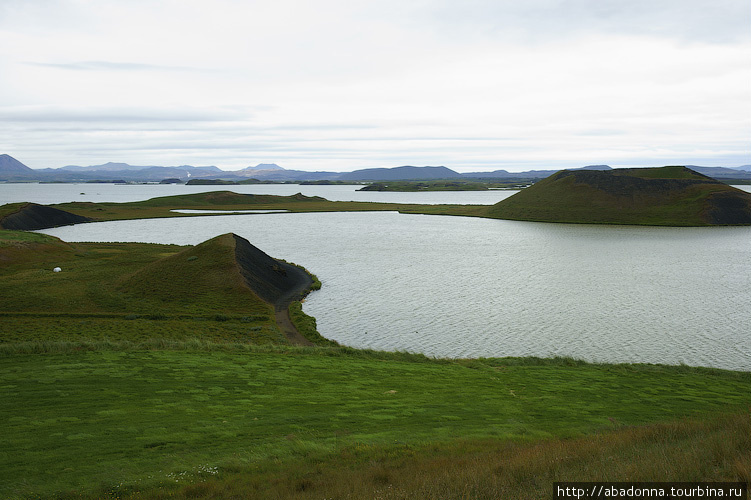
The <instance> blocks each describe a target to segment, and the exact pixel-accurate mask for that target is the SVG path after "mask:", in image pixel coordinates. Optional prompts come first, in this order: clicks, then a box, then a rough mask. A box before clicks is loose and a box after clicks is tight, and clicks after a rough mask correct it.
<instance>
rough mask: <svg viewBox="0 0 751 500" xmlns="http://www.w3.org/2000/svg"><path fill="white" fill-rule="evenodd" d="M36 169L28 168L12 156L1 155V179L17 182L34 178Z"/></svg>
mask: <svg viewBox="0 0 751 500" xmlns="http://www.w3.org/2000/svg"><path fill="white" fill-rule="evenodd" d="M34 174H35V171H34V169H32V168H29V167H27V166H26V165H24V164H23V163H21V162H20V161H18V160H16V159H15V158H13V157H12V156H10V155H6V154H2V155H0V179H7V180H15V179H19V180H20V179H29V178H33V177H34Z"/></svg>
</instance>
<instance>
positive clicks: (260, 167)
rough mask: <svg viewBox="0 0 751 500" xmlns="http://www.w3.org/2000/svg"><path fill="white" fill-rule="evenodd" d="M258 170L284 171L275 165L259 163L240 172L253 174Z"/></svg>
mask: <svg viewBox="0 0 751 500" xmlns="http://www.w3.org/2000/svg"><path fill="white" fill-rule="evenodd" d="M259 170H284V169H283V168H282V167H280V166H279V165H277V164H276V163H259V164H258V165H256V166H255V167H247V168H244V169H242V170H241V172H255V171H259Z"/></svg>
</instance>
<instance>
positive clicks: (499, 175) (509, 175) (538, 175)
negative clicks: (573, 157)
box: [463, 165, 612, 179]
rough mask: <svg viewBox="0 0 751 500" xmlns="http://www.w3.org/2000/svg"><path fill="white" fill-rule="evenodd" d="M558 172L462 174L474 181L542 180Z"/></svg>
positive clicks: (598, 167) (600, 167) (606, 167)
mask: <svg viewBox="0 0 751 500" xmlns="http://www.w3.org/2000/svg"><path fill="white" fill-rule="evenodd" d="M569 170H612V168H611V167H610V166H609V165H587V166H586V167H581V168H572V169H569ZM559 171H560V169H558V170H527V171H525V172H508V171H506V170H494V171H492V172H470V173H466V174H463V176H464V177H472V178H475V179H479V178H483V179H544V178H545V177H549V176H551V175H553V174H554V173H556V172H559Z"/></svg>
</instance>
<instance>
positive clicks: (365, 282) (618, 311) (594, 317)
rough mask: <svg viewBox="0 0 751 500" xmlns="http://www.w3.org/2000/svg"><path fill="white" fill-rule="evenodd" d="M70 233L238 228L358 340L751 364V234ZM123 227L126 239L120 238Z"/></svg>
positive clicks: (333, 222) (319, 226) (64, 232)
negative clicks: (305, 280)
mask: <svg viewBox="0 0 751 500" xmlns="http://www.w3.org/2000/svg"><path fill="white" fill-rule="evenodd" d="M44 232H45V233H47V234H53V235H55V236H59V237H61V238H62V239H64V240H67V241H111V240H118V241H145V242H159V243H179V244H196V243H200V242H201V241H204V240H206V239H209V238H211V237H213V236H216V235H219V234H222V233H226V232H234V233H237V234H239V235H241V236H243V237H245V238H247V239H248V240H250V242H251V243H253V244H254V245H256V246H258V247H259V248H261V249H262V250H264V251H265V252H267V253H269V254H270V255H272V256H274V257H277V258H283V259H286V260H289V261H292V262H296V263H298V264H301V265H304V266H306V267H307V268H308V269H309V270H310V271H311V272H313V273H315V274H317V275H318V277H319V278H320V279H321V281H322V283H323V288H322V289H321V290H320V291H317V292H314V293H312V294H311V295H310V296H309V298H308V300H307V301H306V303H305V311H306V312H307V313H308V314H311V315H313V316H315V317H316V319H317V320H318V326H319V330H320V332H321V333H322V334H323V335H324V336H326V337H329V338H332V339H335V340H337V341H339V342H341V343H344V344H346V345H350V346H355V347H371V348H375V349H386V350H406V351H414V352H422V353H425V354H428V355H433V356H442V357H476V356H528V355H534V356H551V355H565V356H574V357H577V358H583V359H587V360H594V361H608V362H647V363H668V364H679V363H685V364H688V365H700V366H715V367H722V368H730V369H742V370H751V327H749V325H751V265H750V264H749V263H751V228H748V227H730V228H657V227H634V226H612V227H611V226H595V225H566V224H542V223H527V222H514V221H499V220H486V219H477V218H461V217H437V216H421V215H400V214H397V213H324V214H320V213H319V214H267V215H232V216H208V217H193V218H176V219H157V220H142V221H119V222H106V223H95V224H81V225H77V226H68V227H63V228H56V229H50V230H46V231H44ZM115 235H116V236H115Z"/></svg>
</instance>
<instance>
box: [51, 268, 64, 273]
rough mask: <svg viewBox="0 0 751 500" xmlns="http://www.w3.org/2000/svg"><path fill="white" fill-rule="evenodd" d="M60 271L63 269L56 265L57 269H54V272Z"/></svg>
mask: <svg viewBox="0 0 751 500" xmlns="http://www.w3.org/2000/svg"><path fill="white" fill-rule="evenodd" d="M60 271H62V269H60V268H59V267H56V268H55V269H53V270H52V272H55V273H59V272H60Z"/></svg>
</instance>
